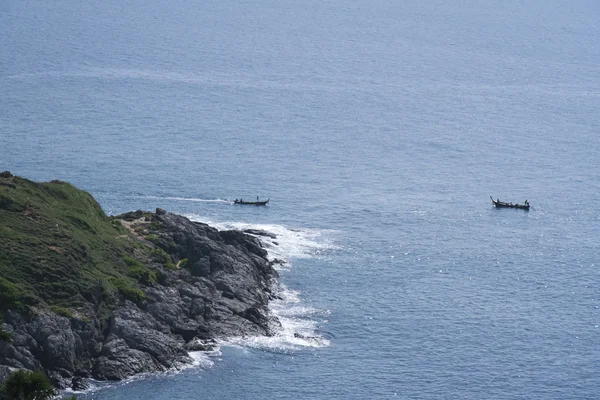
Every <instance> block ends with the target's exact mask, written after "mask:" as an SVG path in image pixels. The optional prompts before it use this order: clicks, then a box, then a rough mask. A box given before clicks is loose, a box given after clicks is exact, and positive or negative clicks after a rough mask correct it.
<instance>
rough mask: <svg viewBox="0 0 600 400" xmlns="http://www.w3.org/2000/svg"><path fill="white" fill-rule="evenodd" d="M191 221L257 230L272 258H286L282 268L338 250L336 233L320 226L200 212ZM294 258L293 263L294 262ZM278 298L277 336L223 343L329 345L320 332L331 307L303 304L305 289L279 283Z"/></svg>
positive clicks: (288, 347)
mask: <svg viewBox="0 0 600 400" xmlns="http://www.w3.org/2000/svg"><path fill="white" fill-rule="evenodd" d="M186 216H187V217H188V218H189V219H190V220H192V221H197V222H203V223H206V224H208V225H210V226H212V227H215V228H217V229H219V230H230V229H237V230H241V231H247V230H254V232H256V233H254V234H252V235H253V236H255V237H257V238H259V239H260V241H261V242H262V243H263V245H264V247H265V248H266V249H267V251H268V258H269V259H270V260H275V259H278V260H282V261H283V262H284V263H283V264H275V265H274V266H275V267H276V268H278V269H280V270H282V269H283V270H285V269H289V268H291V267H292V263H291V262H293V260H295V259H303V258H314V257H319V256H321V255H324V254H325V253H326V252H329V251H331V250H336V249H338V247H337V246H336V245H335V244H334V242H333V239H332V236H333V235H332V233H333V232H334V231H329V230H318V229H290V228H287V227H284V226H282V225H275V224H249V223H245V222H218V221H211V220H207V219H206V218H204V217H201V216H198V215H186ZM290 261H291V262H290ZM276 294H277V297H278V298H277V299H275V300H272V301H270V302H269V308H270V310H271V312H272V314H273V315H274V316H275V317H277V319H278V320H279V322H280V323H281V328H279V329H277V330H276V333H275V335H274V336H253V337H230V338H227V339H225V340H222V341H221V342H220V344H221V345H233V346H241V347H250V348H257V349H262V350H267V351H276V352H289V351H295V350H300V349H302V348H310V347H325V346H329V345H330V340H329V339H328V338H326V337H325V335H324V334H323V332H321V331H320V329H319V325H320V324H324V323H326V322H327V316H328V315H329V314H330V312H329V311H328V310H319V309H316V308H313V307H308V306H306V305H304V304H303V303H302V300H301V292H300V291H298V290H293V289H290V288H288V287H286V286H285V285H284V284H281V283H280V284H279V288H278V291H277V293H276Z"/></svg>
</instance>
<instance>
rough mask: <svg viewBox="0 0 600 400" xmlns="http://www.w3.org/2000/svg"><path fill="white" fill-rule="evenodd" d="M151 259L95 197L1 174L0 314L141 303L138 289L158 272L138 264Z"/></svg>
mask: <svg viewBox="0 0 600 400" xmlns="http://www.w3.org/2000/svg"><path fill="white" fill-rule="evenodd" d="M149 254H150V249H149V248H147V247H145V246H143V245H142V244H141V242H140V241H138V240H136V239H135V238H134V237H133V236H132V234H131V233H130V232H129V230H127V229H125V228H124V227H123V226H121V224H120V223H119V222H118V221H114V220H111V219H110V218H109V217H107V216H106V214H104V212H103V211H102V209H101V207H100V205H99V204H98V203H97V202H96V201H95V200H94V198H93V197H92V196H91V195H90V194H88V193H86V192H84V191H81V190H79V189H77V188H75V187H74V186H72V185H70V184H68V183H65V182H61V181H52V182H48V183H37V182H32V181H30V180H27V179H23V178H19V177H16V176H10V174H7V173H3V174H0V308H3V309H6V308H8V307H14V306H17V307H25V306H28V305H36V306H38V307H43V308H46V307H49V308H52V309H53V310H54V311H56V312H58V313H63V314H65V315H67V316H68V315H70V314H71V313H72V312H76V311H74V310H82V307H84V306H87V307H88V308H89V305H90V304H92V305H94V306H95V307H97V306H100V305H102V306H106V305H108V306H109V307H110V304H113V303H115V302H116V301H118V298H119V297H120V296H119V295H118V294H119V293H120V295H122V296H125V297H129V298H131V299H132V300H140V299H141V298H143V293H142V292H141V291H140V290H139V285H140V284H142V283H143V282H144V281H147V280H148V279H150V280H152V279H153V278H154V279H155V277H156V273H155V272H152V271H150V270H149V269H148V267H147V266H146V264H143V263H140V262H139V261H137V260H136V258H137V259H140V258H141V259H142V260H144V259H145V258H146V257H147V255H149ZM77 312H78V311H77Z"/></svg>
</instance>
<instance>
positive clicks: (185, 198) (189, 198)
mask: <svg viewBox="0 0 600 400" xmlns="http://www.w3.org/2000/svg"><path fill="white" fill-rule="evenodd" d="M135 198H139V199H152V200H173V201H191V202H195V203H220V204H233V201H232V200H226V199H203V198H199V197H180V196H135Z"/></svg>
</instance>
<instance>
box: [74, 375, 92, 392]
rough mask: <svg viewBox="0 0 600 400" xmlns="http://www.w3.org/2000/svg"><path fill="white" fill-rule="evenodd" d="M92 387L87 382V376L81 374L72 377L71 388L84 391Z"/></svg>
mask: <svg viewBox="0 0 600 400" xmlns="http://www.w3.org/2000/svg"><path fill="white" fill-rule="evenodd" d="M89 388H90V385H89V384H88V383H87V381H86V380H85V378H83V377H81V376H75V377H73V379H71V389H73V390H77V391H83V390H87V389H89Z"/></svg>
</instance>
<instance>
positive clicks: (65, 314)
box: [50, 306, 73, 318]
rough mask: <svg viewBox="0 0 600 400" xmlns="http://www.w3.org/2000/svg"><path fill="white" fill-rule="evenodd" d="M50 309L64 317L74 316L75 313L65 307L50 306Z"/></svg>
mask: <svg viewBox="0 0 600 400" xmlns="http://www.w3.org/2000/svg"><path fill="white" fill-rule="evenodd" d="M50 309H51V310H52V311H54V312H55V313H57V314H58V315H62V316H63V317H67V318H73V314H71V312H70V311H69V310H67V309H66V308H65V307H61V306H50Z"/></svg>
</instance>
